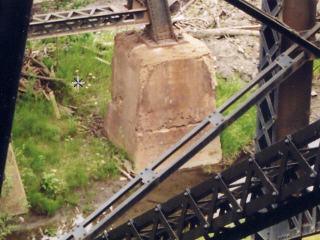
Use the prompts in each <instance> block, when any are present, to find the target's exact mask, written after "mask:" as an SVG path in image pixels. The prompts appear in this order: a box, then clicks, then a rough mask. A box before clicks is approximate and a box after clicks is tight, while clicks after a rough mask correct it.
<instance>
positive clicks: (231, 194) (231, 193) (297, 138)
mask: <svg viewBox="0 0 320 240" xmlns="http://www.w3.org/2000/svg"><path fill="white" fill-rule="evenodd" d="M319 137H320V120H318V121H316V122H315V123H313V124H311V125H310V126H308V127H306V128H305V129H303V130H300V131H299V132H297V133H296V134H294V135H292V136H288V137H287V138H286V139H284V140H282V141H281V142H278V143H276V144H274V145H273V146H271V147H269V148H267V149H265V150H263V151H262V152H260V153H258V154H256V155H255V156H254V157H253V158H249V159H247V160H246V161H243V162H241V163H238V164H236V165H234V166H231V167H229V168H228V169H227V170H225V171H223V172H222V173H221V174H218V175H216V176H214V177H213V178H211V179H209V180H208V181H205V182H203V183H201V184H199V185H198V186H196V187H193V188H192V189H187V190H186V191H185V192H184V193H181V194H179V195H178V196H176V197H174V198H172V199H170V200H169V201H167V202H166V203H164V204H161V205H158V206H157V207H156V208H154V209H151V210H149V211H148V212H146V213H145V214H143V215H141V216H139V217H137V218H135V219H131V220H130V221H129V222H127V223H126V224H123V225H121V226H119V227H117V228H116V229H114V230H111V231H110V232H105V233H104V234H102V235H101V236H100V237H98V238H96V240H121V239H126V240H128V239H185V240H189V239H197V238H200V237H204V238H205V239H213V240H217V239H219V240H234V239H240V238H242V237H246V236H248V235H250V234H252V233H255V232H257V231H259V230H261V229H263V228H265V227H268V226H270V225H272V224H274V223H277V222H279V221H281V220H283V219H286V218H288V217H291V216H293V215H295V214H296V213H298V211H297V210H298V209H299V211H302V210H305V209H307V208H310V207H314V206H315V205H316V204H318V203H319V202H320V199H317V200H314V201H311V203H310V202H306V203H304V202H302V201H301V199H305V195H308V196H310V195H315V196H319V195H320V188H319V187H320V186H319V183H320V182H319V179H320V172H319V170H320V168H319V166H320V149H319V147H318V146H317V147H315V148H313V147H308V144H309V143H311V142H313V141H314V140H316V139H318V138H319ZM314 186H316V187H314ZM311 192H313V193H312V194H310V193H311ZM300 198H301V199H300ZM292 202H295V203H296V202H299V203H300V204H301V205H300V206H298V207H297V209H290V210H289V209H287V207H288V206H292V204H293V203H292ZM295 207H296V206H295ZM266 217H268V218H267V219H266Z"/></svg>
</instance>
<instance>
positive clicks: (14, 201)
mask: <svg viewBox="0 0 320 240" xmlns="http://www.w3.org/2000/svg"><path fill="white" fill-rule="evenodd" d="M5 177H6V179H5V182H4V187H3V192H2V196H1V197H0V213H2V214H3V213H5V214H8V215H10V216H17V215H21V214H25V213H27V212H28V202H27V197H26V193H25V191H24V188H23V184H22V181H21V178H20V173H19V169H18V166H17V162H16V158H15V155H14V152H13V149H12V145H11V144H10V145H9V150H8V157H7V164H6V170H5Z"/></svg>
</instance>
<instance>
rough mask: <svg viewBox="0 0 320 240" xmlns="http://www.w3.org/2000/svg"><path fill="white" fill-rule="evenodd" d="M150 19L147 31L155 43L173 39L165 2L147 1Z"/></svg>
mask: <svg viewBox="0 0 320 240" xmlns="http://www.w3.org/2000/svg"><path fill="white" fill-rule="evenodd" d="M147 8H148V13H149V18H150V25H149V26H148V31H149V34H150V36H151V38H152V39H153V40H154V41H155V42H159V41H163V40H170V39H171V40H172V39H175V34H174V31H173V27H172V22H171V15H170V10H169V5H168V1H167V0H162V1H159V0H147Z"/></svg>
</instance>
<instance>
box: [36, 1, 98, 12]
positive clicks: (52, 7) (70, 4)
mask: <svg viewBox="0 0 320 240" xmlns="http://www.w3.org/2000/svg"><path fill="white" fill-rule="evenodd" d="M92 2H94V0H72V1H70V0H46V1H43V2H42V3H41V4H40V8H41V11H40V12H41V13H45V12H51V11H65V10H69V9H78V8H82V7H85V6H87V5H88V4H90V3H92Z"/></svg>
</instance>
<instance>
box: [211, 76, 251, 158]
mask: <svg viewBox="0 0 320 240" xmlns="http://www.w3.org/2000/svg"><path fill="white" fill-rule="evenodd" d="M244 84H245V83H244V82H243V81H242V80H241V79H240V78H238V77H234V78H233V79H223V78H221V77H218V88H217V105H218V106H220V105H222V104H223V103H224V102H225V101H226V100H227V99H229V98H230V97H231V96H232V95H233V94H235V93H236V92H237V91H239V90H240V89H241V88H242V87H243V86H244ZM246 98H247V95H246V96H244V97H242V98H241V99H240V100H239V102H238V104H236V106H234V107H233V108H231V109H230V110H229V111H228V112H227V113H230V111H232V110H234V108H235V107H237V106H238V105H239V104H240V103H241V102H243V101H244V100H245V99H246ZM255 129H256V110H255V108H252V109H250V110H249V111H248V112H247V113H246V114H244V115H243V116H242V117H241V118H239V119H238V120H237V121H236V122H235V123H234V124H233V125H231V126H230V127H229V128H227V129H226V130H225V131H224V132H223V133H222V135H221V145H222V151H223V157H224V159H225V160H229V161H233V160H234V159H235V158H236V157H237V155H238V154H239V153H240V152H241V151H242V150H243V149H244V148H245V147H246V146H249V145H251V144H252V142H253V138H254V136H255Z"/></svg>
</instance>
